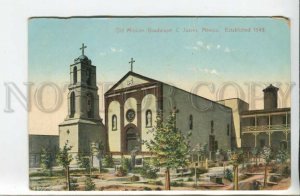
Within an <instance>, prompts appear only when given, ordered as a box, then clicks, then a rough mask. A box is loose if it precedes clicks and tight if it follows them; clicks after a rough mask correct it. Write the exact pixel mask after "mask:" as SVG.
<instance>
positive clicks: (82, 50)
mask: <svg viewBox="0 0 300 196" xmlns="http://www.w3.org/2000/svg"><path fill="white" fill-rule="evenodd" d="M85 48H87V46H85V45H84V43H82V47H81V48H79V49H80V50H81V52H82V55H84V49H85Z"/></svg>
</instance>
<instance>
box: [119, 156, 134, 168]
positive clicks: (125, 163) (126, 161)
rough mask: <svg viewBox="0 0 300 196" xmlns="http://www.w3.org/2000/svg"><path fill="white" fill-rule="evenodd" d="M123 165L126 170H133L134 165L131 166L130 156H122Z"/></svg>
mask: <svg viewBox="0 0 300 196" xmlns="http://www.w3.org/2000/svg"><path fill="white" fill-rule="evenodd" d="M121 166H122V168H123V169H125V170H126V171H131V169H132V167H131V161H130V159H128V158H122V159H121Z"/></svg>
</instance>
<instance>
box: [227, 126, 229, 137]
mask: <svg viewBox="0 0 300 196" xmlns="http://www.w3.org/2000/svg"><path fill="white" fill-rule="evenodd" d="M227 135H228V136H229V135H230V126H229V124H227Z"/></svg>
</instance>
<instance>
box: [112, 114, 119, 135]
mask: <svg viewBox="0 0 300 196" xmlns="http://www.w3.org/2000/svg"><path fill="white" fill-rule="evenodd" d="M111 127H112V130H113V131H116V130H117V129H118V119H117V116H116V115H115V114H114V115H113V116H112V118H111Z"/></svg>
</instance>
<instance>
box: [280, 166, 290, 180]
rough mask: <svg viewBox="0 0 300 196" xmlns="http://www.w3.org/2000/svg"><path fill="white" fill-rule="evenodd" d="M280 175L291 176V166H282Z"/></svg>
mask: <svg viewBox="0 0 300 196" xmlns="http://www.w3.org/2000/svg"><path fill="white" fill-rule="evenodd" d="M281 175H283V176H284V177H286V178H287V177H289V176H291V168H290V167H289V166H284V167H283V168H282V169H281Z"/></svg>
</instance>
